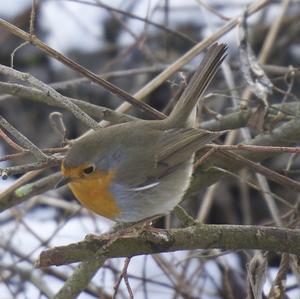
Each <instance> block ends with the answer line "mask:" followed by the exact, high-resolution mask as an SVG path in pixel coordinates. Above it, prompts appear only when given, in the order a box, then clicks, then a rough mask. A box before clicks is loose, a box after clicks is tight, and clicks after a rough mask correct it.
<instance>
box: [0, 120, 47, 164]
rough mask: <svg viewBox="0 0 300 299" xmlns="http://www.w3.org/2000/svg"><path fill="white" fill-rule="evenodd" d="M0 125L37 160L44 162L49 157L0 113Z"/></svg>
mask: <svg viewBox="0 0 300 299" xmlns="http://www.w3.org/2000/svg"><path fill="white" fill-rule="evenodd" d="M0 126H1V127H2V128H4V129H5V130H6V131H8V132H9V133H10V134H11V135H12V136H14V137H15V138H16V139H17V140H18V142H19V143H20V144H21V145H22V146H23V147H24V148H26V149H28V150H29V151H30V152H31V153H32V154H33V155H34V156H35V158H36V159H37V160H38V161H39V162H46V161H47V160H48V159H49V157H48V156H47V155H46V154H44V153H43V152H42V151H41V150H40V149H39V148H38V147H37V146H36V145H35V144H33V143H32V142H31V141H30V140H29V139H28V138H27V137H25V136H24V135H23V134H21V133H20V132H19V131H18V130H17V129H16V128H14V127H13V126H12V125H11V124H9V123H8V122H7V120H6V119H5V118H4V117H2V116H1V115H0Z"/></svg>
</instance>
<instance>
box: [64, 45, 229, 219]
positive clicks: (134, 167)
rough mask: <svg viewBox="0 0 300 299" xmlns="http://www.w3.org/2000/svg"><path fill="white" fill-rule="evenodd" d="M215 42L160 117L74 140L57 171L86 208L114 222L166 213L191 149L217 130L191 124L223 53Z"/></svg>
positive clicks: (188, 171) (188, 170) (184, 178)
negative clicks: (173, 102) (166, 114)
mask: <svg viewBox="0 0 300 299" xmlns="http://www.w3.org/2000/svg"><path fill="white" fill-rule="evenodd" d="M226 48H227V47H226V46H225V45H224V44H214V45H213V46H212V47H210V48H209V50H208V52H207V54H206V55H205V57H204V59H203V60H202V62H201V64H200V65H199V67H198V68H197V70H196V72H195V74H194V75H193V76H192V78H191V80H190V82H189V83H188V85H187V87H186V88H185V90H184V91H183V93H182V95H181V97H180V98H179V100H178V102H177V104H176V105H175V107H174V109H173V110H172V112H171V113H170V115H169V116H168V117H166V118H165V119H163V120H136V121H131V122H127V123H122V124H117V125H112V126H110V127H106V128H100V129H98V130H96V131H93V132H92V133H89V134H86V135H83V137H81V138H78V139H76V140H75V141H73V143H72V145H71V148H70V149H69V151H68V152H67V154H66V157H65V158H64V160H63V162H62V167H61V171H62V174H63V176H64V178H65V181H67V182H68V186H69V187H70V189H71V191H72V192H73V194H74V195H75V197H76V198H77V199H78V200H79V201H80V202H81V203H82V204H83V205H84V206H85V207H86V208H88V209H90V210H92V211H93V212H95V213H97V214H99V215H102V216H104V217H106V218H109V219H112V220H115V221H118V222H136V221H140V220H143V219H146V218H149V217H152V216H155V215H160V214H167V213H169V212H170V211H171V210H172V209H173V208H174V207H175V206H176V205H177V204H178V203H179V202H180V200H181V199H182V197H183V195H184V193H185V191H186V189H187V188H188V186H189V182H190V178H191V175H192V169H193V159H194V153H195V151H197V150H198V149H200V148H201V147H203V146H204V145H205V144H207V143H209V142H211V141H212V140H213V139H215V138H216V137H218V136H219V135H220V133H216V132H210V131H205V130H201V129H196V128H193V123H194V121H195V116H196V113H195V110H196V109H194V108H195V106H196V103H197V102H198V99H199V98H200V97H201V96H202V94H203V92H204V91H205V89H206V87H207V86H208V84H209V83H210V81H211V80H212V78H213V77H214V75H215V73H216V72H217V70H218V68H219V66H220V64H221V63H222V61H223V60H224V58H225V57H226Z"/></svg>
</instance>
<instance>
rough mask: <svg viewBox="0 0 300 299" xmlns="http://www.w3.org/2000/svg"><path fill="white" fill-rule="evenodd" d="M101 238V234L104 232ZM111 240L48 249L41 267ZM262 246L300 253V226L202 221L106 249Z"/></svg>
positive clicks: (89, 253)
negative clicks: (268, 225)
mask: <svg viewBox="0 0 300 299" xmlns="http://www.w3.org/2000/svg"><path fill="white" fill-rule="evenodd" d="M100 238H101V236H100ZM109 242H111V237H110V236H109V235H108V236H107V235H104V237H102V238H101V239H99V240H97V239H92V240H85V241H82V242H79V243H74V244H70V245H67V246H59V247H55V248H53V249H49V250H45V251H43V252H42V253H41V254H40V257H39V258H38V260H37V261H36V266H37V267H48V266H52V265H56V266H59V265H66V264H70V263H75V262H79V261H86V260H88V259H90V258H93V257H94V256H95V254H96V253H97V251H98V250H100V249H101V248H102V247H103V246H106V244H107V243H109ZM210 248H219V249H224V250H246V249H260V250H268V251H276V252H287V253H291V254H297V255H299V254H300V230H292V229H284V228H277V227H265V226H250V225H248V226H247V225H214V224H198V225H195V226H190V227H187V228H182V229H170V230H164V231H163V230H162V231H161V232H158V233H157V232H149V231H145V232H143V233H141V234H139V235H134V236H132V235H125V236H124V235H123V236H119V237H118V238H117V239H116V240H115V241H114V242H112V243H111V245H109V246H108V247H107V248H106V250H105V256H106V257H107V258H117V257H132V256H137V255H143V254H155V253H160V252H173V251H178V250H194V249H210Z"/></svg>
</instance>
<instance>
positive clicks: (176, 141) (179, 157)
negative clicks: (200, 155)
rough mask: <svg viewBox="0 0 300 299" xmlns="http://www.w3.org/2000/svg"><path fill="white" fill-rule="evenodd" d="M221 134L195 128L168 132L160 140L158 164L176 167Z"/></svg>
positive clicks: (157, 156)
mask: <svg viewBox="0 0 300 299" xmlns="http://www.w3.org/2000/svg"><path fill="white" fill-rule="evenodd" d="M221 134H222V133H219V132H210V131H205V130H200V129H194V128H184V129H172V130H167V131H165V132H164V134H163V136H161V138H160V140H159V146H158V149H159V152H158V153H157V155H156V161H157V164H158V165H159V164H165V165H168V166H169V167H173V166H176V164H180V163H182V162H184V161H186V160H187V159H189V158H190V157H191V155H192V154H193V153H194V152H195V151H197V150H198V149H200V148H201V147H203V146H204V145H205V144H207V143H209V142H211V141H212V140H214V139H216V138H217V137H218V136H220V135H221Z"/></svg>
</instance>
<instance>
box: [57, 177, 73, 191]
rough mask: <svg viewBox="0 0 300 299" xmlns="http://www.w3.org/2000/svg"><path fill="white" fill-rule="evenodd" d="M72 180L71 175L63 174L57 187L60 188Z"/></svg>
mask: <svg viewBox="0 0 300 299" xmlns="http://www.w3.org/2000/svg"><path fill="white" fill-rule="evenodd" d="M71 180H72V179H71V177H69V176H62V177H61V178H60V179H59V181H58V182H57V183H56V185H55V189H57V188H60V187H62V186H64V185H66V184H68V183H70V182H71Z"/></svg>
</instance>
